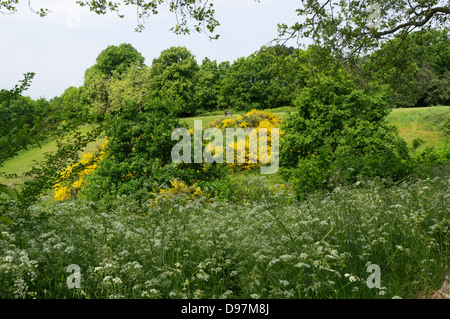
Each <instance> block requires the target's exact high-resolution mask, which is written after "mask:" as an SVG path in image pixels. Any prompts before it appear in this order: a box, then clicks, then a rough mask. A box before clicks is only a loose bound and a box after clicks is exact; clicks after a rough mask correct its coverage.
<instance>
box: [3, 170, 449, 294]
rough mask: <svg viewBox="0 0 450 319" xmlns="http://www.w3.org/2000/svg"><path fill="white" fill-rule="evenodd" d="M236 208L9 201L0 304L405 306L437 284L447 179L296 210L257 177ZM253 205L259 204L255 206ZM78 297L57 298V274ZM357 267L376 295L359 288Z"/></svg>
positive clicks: (369, 184) (338, 197)
mask: <svg viewBox="0 0 450 319" xmlns="http://www.w3.org/2000/svg"><path fill="white" fill-rule="evenodd" d="M242 183H243V184H247V183H248V186H249V187H250V186H251V187H252V188H253V189H255V188H257V189H258V194H259V196H257V197H253V200H252V199H250V200H249V201H244V202H233V201H215V200H206V199H207V198H206V197H199V198H194V199H191V200H187V201H186V197H185V196H184V194H181V195H179V196H176V195H174V197H173V198H172V199H171V201H170V203H169V204H167V205H164V204H162V205H155V206H151V205H148V204H149V202H146V203H139V202H138V201H136V200H135V199H134V198H133V197H130V196H120V197H119V198H116V199H115V200H114V205H113V208H111V205H107V203H106V202H104V201H97V202H92V201H85V200H72V201H63V202H54V203H53V204H51V205H48V204H47V205H43V204H36V205H33V206H31V207H29V208H28V209H26V210H25V211H24V210H23V209H21V208H19V207H17V206H16V204H14V203H12V202H10V204H9V208H8V209H7V210H6V211H5V215H6V216H7V217H8V218H10V219H11V220H14V224H13V225H0V256H1V258H0V297H1V298H394V297H395V298H397V297H400V298H415V297H417V296H418V295H420V294H425V295H426V296H428V295H429V293H431V292H432V291H433V290H436V289H437V288H438V287H439V286H440V285H441V283H442V279H443V276H444V274H445V271H446V266H447V264H448V256H449V255H450V246H449V244H450V243H449V238H450V236H449V235H450V224H449V219H448V211H449V207H450V193H449V189H450V180H449V179H448V174H447V175H444V176H442V177H441V178H434V179H426V180H416V181H410V182H403V183H401V184H398V185H395V186H392V187H390V188H386V187H385V185H384V183H383V182H382V181H377V180H372V181H370V180H360V181H358V182H357V183H355V184H354V185H352V186H348V187H338V188H336V189H335V190H334V191H333V192H332V193H330V194H329V195H327V196H324V195H322V194H321V193H314V194H313V195H311V196H310V197H309V199H307V200H306V201H303V202H298V201H296V200H295V199H294V198H292V197H291V196H290V195H289V193H286V192H283V191H282V190H270V189H268V188H267V186H266V185H267V184H266V182H265V180H264V178H256V179H246V180H244V181H242ZM262 194H263V195H262ZM72 264H76V265H78V266H79V267H80V271H81V276H82V277H81V287H80V288H79V289H76V288H74V289H68V288H67V283H66V281H67V277H68V276H69V273H67V267H68V266H69V265H72ZM369 264H377V265H379V266H380V269H381V287H380V288H373V289H370V288H368V286H367V282H366V281H367V278H368V277H369V275H370V273H368V272H367V266H368V265H369Z"/></svg>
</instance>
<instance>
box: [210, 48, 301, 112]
mask: <svg viewBox="0 0 450 319" xmlns="http://www.w3.org/2000/svg"><path fill="white" fill-rule="evenodd" d="M301 56H302V52H300V51H297V50H294V49H292V50H291V49H289V48H286V47H285V48H282V47H263V48H261V49H260V50H259V51H258V52H256V53H254V54H252V55H250V56H248V57H246V58H239V59H238V60H236V61H235V62H234V63H233V64H232V65H231V67H230V69H229V70H228V73H227V76H226V77H225V78H224V79H223V81H222V83H221V96H220V99H219V103H220V106H221V107H222V108H236V109H239V110H250V109H261V108H262V109H266V108H276V107H282V106H289V105H291V104H292V100H293V98H294V93H295V90H296V87H297V86H298V85H299V82H302V81H304V75H303V74H301V72H299V70H301V65H300V64H299V63H297V62H298V61H300V60H301V58H299V57H301Z"/></svg>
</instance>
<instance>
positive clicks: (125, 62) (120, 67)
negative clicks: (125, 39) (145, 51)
mask: <svg viewBox="0 0 450 319" xmlns="http://www.w3.org/2000/svg"><path fill="white" fill-rule="evenodd" d="M144 61H145V58H144V57H143V56H142V54H141V53H140V52H139V51H138V50H136V49H135V48H134V47H133V46H132V45H131V44H129V43H122V44H120V45H119V46H116V45H110V46H108V47H107V48H106V49H105V50H103V51H102V52H100V54H99V55H98V56H97V59H96V62H97V63H96V64H95V65H94V66H93V68H94V69H96V70H98V71H99V72H100V73H102V74H103V75H105V76H107V77H111V76H112V75H113V72H114V71H115V72H116V73H118V74H119V75H120V74H122V73H123V72H125V71H126V70H127V69H128V68H129V67H130V66H131V65H132V64H134V63H136V64H137V66H138V67H142V66H143V65H144Z"/></svg>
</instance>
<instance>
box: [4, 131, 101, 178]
mask: <svg viewBox="0 0 450 319" xmlns="http://www.w3.org/2000/svg"><path fill="white" fill-rule="evenodd" d="M91 129H92V125H84V126H83V127H81V128H80V129H79V131H80V132H81V133H87V132H88V131H89V130H91ZM105 141H106V139H105V138H99V139H98V140H97V141H95V142H92V143H90V144H89V145H88V146H87V147H86V149H85V150H84V153H89V152H92V151H94V150H95V149H96V148H97V147H98V146H100V145H101V144H103V143H104V142H105ZM56 150H57V144H56V141H55V140H54V141H49V142H46V143H43V144H42V145H41V147H33V148H31V149H29V150H26V151H23V152H21V153H19V155H17V156H16V157H14V158H12V159H10V160H9V161H6V162H5V164H4V165H3V166H2V167H1V168H0V172H5V173H8V174H17V175H21V174H23V173H25V172H27V171H29V170H30V169H31V168H32V167H33V165H35V163H37V162H40V161H41V160H42V159H43V158H44V155H45V153H49V152H55V151H56ZM23 180H24V179H23V178H17V179H8V180H7V181H6V180H5V179H4V178H3V177H2V176H0V183H4V184H5V183H6V184H8V185H18V184H20V183H21V182H23Z"/></svg>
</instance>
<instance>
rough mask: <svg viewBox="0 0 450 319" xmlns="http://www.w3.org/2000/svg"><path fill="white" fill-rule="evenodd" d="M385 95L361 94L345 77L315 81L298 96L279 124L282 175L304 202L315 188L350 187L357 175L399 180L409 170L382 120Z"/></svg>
mask: <svg viewBox="0 0 450 319" xmlns="http://www.w3.org/2000/svg"><path fill="white" fill-rule="evenodd" d="M386 96H387V95H386V90H385V89H384V88H383V87H381V86H379V85H377V84H376V83H372V84H371V85H370V86H369V88H368V89H367V90H364V91H363V90H360V89H358V88H357V87H356V85H355V84H354V82H353V81H352V80H351V79H350V78H349V77H348V75H346V74H345V73H344V72H341V73H338V74H337V76H335V77H331V76H319V77H317V78H314V79H311V80H310V84H309V86H308V87H306V88H305V89H304V90H303V91H302V92H301V93H300V94H299V96H298V98H297V100H296V106H297V108H298V110H299V112H298V113H297V114H295V115H294V116H292V117H291V118H290V119H288V121H287V122H286V123H285V124H284V125H283V129H284V130H285V131H286V134H285V136H284V138H283V143H282V144H281V165H282V167H284V169H283V174H284V176H285V177H286V178H288V179H292V180H293V182H294V184H295V187H294V188H295V190H296V194H297V196H298V197H299V198H304V197H305V196H306V194H308V193H310V192H312V191H314V190H316V189H329V190H331V189H333V188H335V187H336V186H337V185H340V184H343V183H353V182H355V181H356V179H357V177H358V176H359V175H363V176H370V177H373V176H380V177H390V178H392V179H394V180H397V179H400V178H402V177H404V176H406V175H407V174H409V173H410V172H411V170H412V166H411V162H410V156H409V150H408V148H407V144H406V142H405V141H403V140H402V139H401V138H400V137H399V136H398V133H397V131H396V129H395V128H394V127H393V126H390V125H388V124H387V122H386V120H385V118H386V116H387V115H388V114H389V112H390V109H389V107H388V105H387V103H386Z"/></svg>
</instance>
